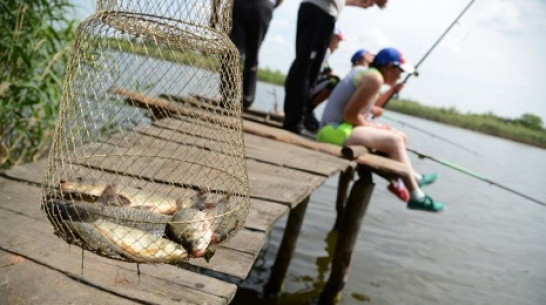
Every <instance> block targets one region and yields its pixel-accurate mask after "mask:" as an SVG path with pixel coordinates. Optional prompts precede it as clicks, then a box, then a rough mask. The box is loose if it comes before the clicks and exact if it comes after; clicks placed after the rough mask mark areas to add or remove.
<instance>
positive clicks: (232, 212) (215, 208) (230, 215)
mask: <svg viewBox="0 0 546 305" xmlns="http://www.w3.org/2000/svg"><path fill="white" fill-rule="evenodd" d="M230 198H231V195H230V194H228V195H226V196H224V197H222V198H220V199H219V200H218V201H217V202H215V203H214V204H208V206H209V208H208V209H205V210H203V212H205V214H206V215H207V217H208V218H209V219H210V220H211V226H212V231H213V236H212V240H211V243H212V244H217V243H220V242H223V241H224V240H227V239H228V238H229V237H231V235H233V234H234V233H235V232H236V229H237V228H238V227H239V223H240V220H239V217H238V216H239V215H238V213H237V212H238V210H237V209H236V208H235V207H231V206H230V205H229V200H230Z"/></svg>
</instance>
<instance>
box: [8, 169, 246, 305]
mask: <svg viewBox="0 0 546 305" xmlns="http://www.w3.org/2000/svg"><path fill="white" fill-rule="evenodd" d="M0 190H1V192H0V209H1V210H2V213H0V223H1V224H2V228H3V230H2V231H3V233H2V234H0V247H1V248H2V249H7V250H9V251H11V252H14V253H17V254H18V255H21V256H24V257H26V258H29V259H32V260H34V261H36V262H38V263H40V264H43V265H45V266H49V268H51V269H55V270H58V271H60V272H63V273H65V274H67V275H68V276H70V277H73V278H75V279H78V278H80V276H79V275H77V273H79V272H80V266H81V250H79V248H76V247H69V246H68V244H66V243H65V242H64V241H62V240H60V239H58V238H57V237H55V236H54V235H53V234H52V233H51V232H52V228H51V225H49V224H48V223H47V221H46V220H45V219H44V217H43V216H41V213H40V211H39V205H38V202H39V196H40V194H39V193H40V192H39V189H38V188H36V187H32V186H28V185H24V184H22V183H17V182H13V181H6V180H5V179H0ZM21 211H25V212H24V213H22V212H21ZM38 215H40V216H38ZM6 228H9V230H7V229H6ZM85 257H86V259H85V261H84V278H83V280H84V282H87V283H89V284H91V285H94V286H96V287H99V289H102V290H105V291H110V292H112V293H115V294H119V295H123V296H131V297H132V298H135V299H137V300H146V301H147V302H153V303H167V304H168V303H173V300H184V301H186V302H188V303H196V304H202V303H206V302H210V304H228V303H229V302H230V301H231V300H232V298H233V296H234V294H235V291H236V286H235V285H233V284H229V283H225V282H222V281H220V280H217V279H214V278H210V277H207V276H204V275H200V274H195V273H193V272H189V271H187V270H183V269H178V270H177V272H176V273H174V274H173V273H171V274H164V273H162V272H158V271H161V269H155V268H147V267H148V266H147V265H141V272H142V276H141V283H140V284H138V279H137V275H136V272H135V265H134V264H130V263H123V262H119V261H116V260H111V259H106V258H103V257H99V256H97V255H94V254H92V253H89V252H85ZM170 268H173V269H176V268H175V267H173V266H170ZM120 277H121V278H125V279H126V280H125V281H122V282H119V279H120Z"/></svg>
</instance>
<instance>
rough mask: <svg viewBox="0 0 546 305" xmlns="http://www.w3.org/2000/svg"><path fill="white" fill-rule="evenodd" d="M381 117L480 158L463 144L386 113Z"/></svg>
mask: <svg viewBox="0 0 546 305" xmlns="http://www.w3.org/2000/svg"><path fill="white" fill-rule="evenodd" d="M381 117H382V118H385V119H387V120H389V121H392V122H396V123H398V124H401V125H404V126H407V127H410V128H413V129H415V130H418V131H420V132H422V133H425V134H427V135H429V136H431V137H434V138H437V139H439V140H442V141H444V142H446V143H448V144H451V145H453V146H456V147H458V148H460V149H463V150H465V151H467V152H469V153H471V154H473V155H476V156H480V155H479V154H478V153H477V152H475V151H473V150H471V149H469V148H467V147H464V146H462V145H461V144H458V143H456V142H453V141H451V140H448V139H446V138H444V137H441V136H439V135H436V134H434V133H432V132H430V131H427V130H425V129H423V128H419V127H417V126H415V125H412V124H409V123H406V122H403V121H400V120H398V119H396V118H394V117H391V116H390V115H388V114H385V113H384V114H382V115H381Z"/></svg>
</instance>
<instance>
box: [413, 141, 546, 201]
mask: <svg viewBox="0 0 546 305" xmlns="http://www.w3.org/2000/svg"><path fill="white" fill-rule="evenodd" d="M406 149H407V150H408V151H410V152H412V153H414V154H416V155H417V157H418V158H419V159H429V160H432V161H434V162H436V163H439V164H442V165H444V166H447V167H449V168H452V169H455V170H457V171H459V172H461V173H464V174H466V175H469V176H472V177H474V178H476V179H479V180H482V181H485V182H487V183H489V184H492V185H495V186H497V187H500V188H502V189H504V190H506V191H508V192H510V193H513V194H516V195H518V196H520V197H523V198H525V199H528V200H531V201H534V202H536V203H538V204H540V205H543V206H546V203H544V202H542V201H540V200H538V199H535V198H533V197H530V196H528V195H525V194H523V193H521V192H519V191H516V190H514V189H512V188H510V187H507V186H505V185H502V184H500V183H498V182H495V181H493V180H491V179H489V178H486V177H485V176H483V175H481V174H478V173H476V172H473V171H471V170H469V169H466V168H464V167H462V166H459V165H457V164H454V163H451V162H448V161H445V160H442V159H438V158H435V157H433V156H429V155H426V154H424V153H421V152H418V151H416V150H414V149H411V148H409V147H407V148H406Z"/></svg>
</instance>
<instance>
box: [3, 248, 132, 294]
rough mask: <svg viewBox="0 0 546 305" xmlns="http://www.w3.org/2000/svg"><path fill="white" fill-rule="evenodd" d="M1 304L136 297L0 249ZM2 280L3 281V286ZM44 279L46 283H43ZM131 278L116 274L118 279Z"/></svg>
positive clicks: (121, 280)
mask: <svg viewBox="0 0 546 305" xmlns="http://www.w3.org/2000/svg"><path fill="white" fill-rule="evenodd" d="M0 265H1V266H2V268H1V270H2V272H1V274H0V304H27V305H30V304H36V305H58V304H119V305H133V304H135V301H137V300H136V299H135V298H133V297H131V296H123V295H120V294H114V293H113V291H106V290H101V289H97V288H95V287H92V286H90V285H87V284H86V283H84V282H81V281H77V280H74V279H72V278H70V276H69V275H68V274H65V273H63V272H60V271H59V270H56V269H52V268H50V267H49V266H43V265H41V264H39V263H37V262H34V261H33V260H31V259H27V258H24V257H22V256H19V255H16V254H12V253H9V252H6V251H2V250H0ZM2 279H5V281H6V283H5V285H3V282H2ZM44 281H47V285H44ZM127 281H134V275H132V276H131V277H130V278H125V277H120V276H118V277H117V282H114V283H113V284H114V285H119V284H118V283H119V282H127Z"/></svg>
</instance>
